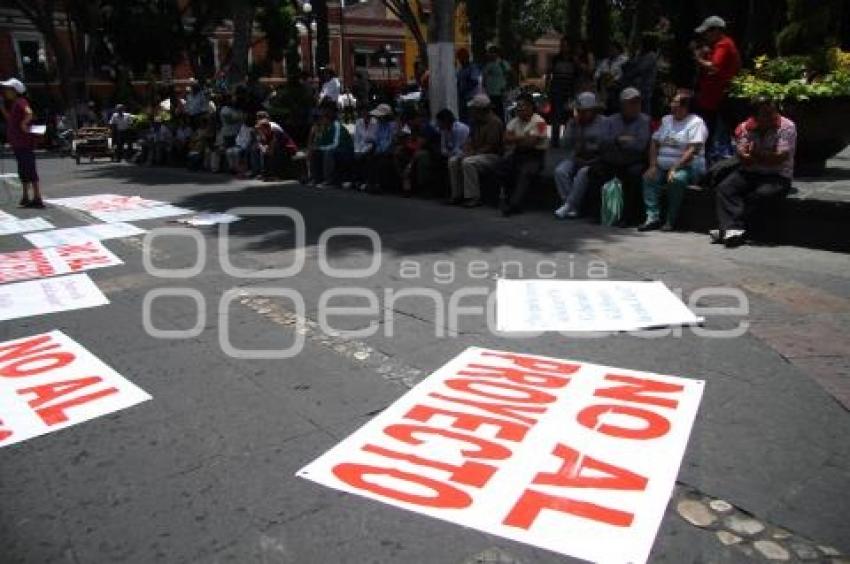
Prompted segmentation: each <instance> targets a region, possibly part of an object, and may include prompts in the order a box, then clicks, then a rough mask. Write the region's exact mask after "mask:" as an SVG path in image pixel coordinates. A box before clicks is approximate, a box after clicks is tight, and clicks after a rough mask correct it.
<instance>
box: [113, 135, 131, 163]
mask: <svg viewBox="0 0 850 564" xmlns="http://www.w3.org/2000/svg"><path fill="white" fill-rule="evenodd" d="M129 137H130V132H129V131H118V130H117V129H116V130H115V131H114V132H113V134H112V155H113V156H112V160H113V161H120V160H121V159H123V158H124V153H125V152H126V151H127V145H129V141H130V139H129Z"/></svg>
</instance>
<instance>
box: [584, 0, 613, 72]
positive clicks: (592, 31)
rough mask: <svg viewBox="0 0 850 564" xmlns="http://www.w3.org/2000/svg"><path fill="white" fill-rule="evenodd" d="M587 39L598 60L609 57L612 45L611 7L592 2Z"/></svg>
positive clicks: (589, 5)
mask: <svg viewBox="0 0 850 564" xmlns="http://www.w3.org/2000/svg"><path fill="white" fill-rule="evenodd" d="M587 37H588V38H589V39H590V46H591V48H592V49H593V53H594V54H595V55H596V57H597V58H604V57H607V56H608V46H609V45H610V43H611V5H610V4H609V3H608V2H607V1H601V2H600V1H595V2H594V1H592V0H591V2H590V3H589V4H588V5H587Z"/></svg>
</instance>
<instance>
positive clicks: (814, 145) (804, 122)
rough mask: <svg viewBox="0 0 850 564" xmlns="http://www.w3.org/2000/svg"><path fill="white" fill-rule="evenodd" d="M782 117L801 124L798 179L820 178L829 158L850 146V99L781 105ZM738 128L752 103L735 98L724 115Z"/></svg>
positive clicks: (798, 135)
mask: <svg viewBox="0 0 850 564" xmlns="http://www.w3.org/2000/svg"><path fill="white" fill-rule="evenodd" d="M781 107H782V110H781V111H782V114H783V115H784V116H786V117H788V118H789V119H791V120H792V121H793V122H794V123H795V124H797V158H796V163H795V170H794V174H795V175H796V176H800V177H804V176H820V175H822V174H823V173H824V170H825V168H826V161H827V159H829V158H831V157H834V156H835V155H837V154H838V153H840V152H841V151H842V150H843V149H844V148H845V147H846V146H847V145H850V97H841V98H813V99H811V100H806V101H802V102H796V101H787V102H783V103H782V104H781ZM724 114H725V119H727V120H728V122H729V123H733V124H735V125H737V124H738V123H740V122H741V121H743V120H744V119H746V118H747V116H748V115H749V103H748V102H747V101H746V100H743V99H739V98H731V99H730V100H729V103H728V107H727V108H726V111H725V112H724Z"/></svg>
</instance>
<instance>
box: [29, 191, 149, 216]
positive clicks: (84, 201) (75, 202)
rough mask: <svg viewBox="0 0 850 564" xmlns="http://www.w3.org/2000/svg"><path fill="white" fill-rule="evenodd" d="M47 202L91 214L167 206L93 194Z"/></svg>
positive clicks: (137, 199) (146, 201)
mask: <svg viewBox="0 0 850 564" xmlns="http://www.w3.org/2000/svg"><path fill="white" fill-rule="evenodd" d="M46 201H47V203H50V204H53V205H56V206H63V207H66V208H71V209H75V210H80V211H84V212H89V213H91V212H108V211H121V210H136V209H140V208H152V207H155V206H161V205H163V204H165V202H160V201H158V200H148V199H145V198H142V197H141V196H120V195H118V194H92V195H89V196H75V197H72V198H54V199H50V200H46Z"/></svg>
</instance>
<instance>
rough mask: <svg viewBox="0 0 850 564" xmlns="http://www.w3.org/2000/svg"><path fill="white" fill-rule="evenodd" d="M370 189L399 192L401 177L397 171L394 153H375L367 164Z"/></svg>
mask: <svg viewBox="0 0 850 564" xmlns="http://www.w3.org/2000/svg"><path fill="white" fill-rule="evenodd" d="M366 167H367V168H366V177H367V178H368V183H369V189H370V190H372V191H376V192H398V191H399V190H400V188H401V179H400V178H399V177H398V174H397V172H396V163H395V156H394V155H393V153H373V154H372V157H371V158H370V159H369V161H368V162H367V165H366Z"/></svg>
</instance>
